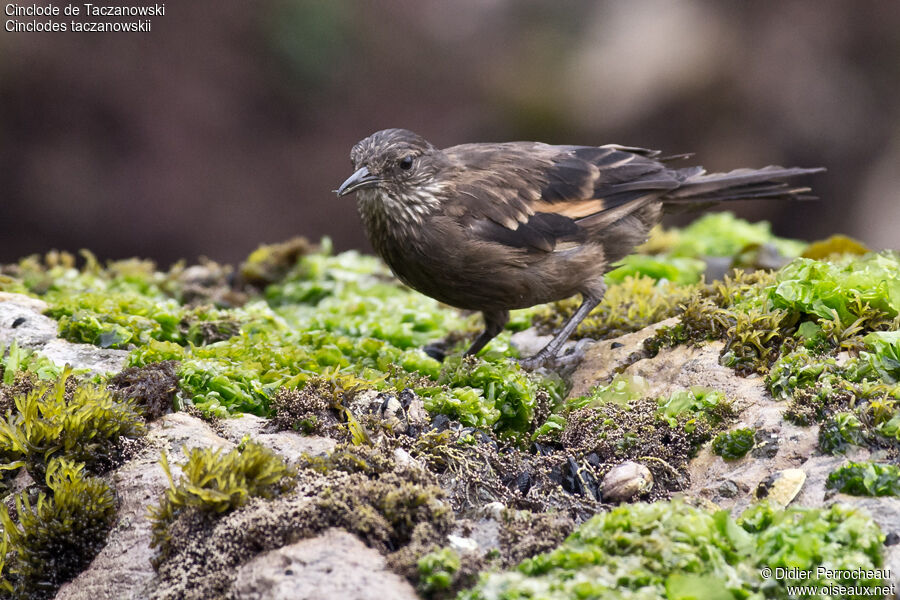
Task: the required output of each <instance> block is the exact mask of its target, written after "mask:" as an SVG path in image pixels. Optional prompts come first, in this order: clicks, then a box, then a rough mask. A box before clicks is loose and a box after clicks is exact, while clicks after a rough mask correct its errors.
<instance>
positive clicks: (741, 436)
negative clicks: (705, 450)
mask: <svg viewBox="0 0 900 600" xmlns="http://www.w3.org/2000/svg"><path fill="white" fill-rule="evenodd" d="M755 443H756V442H755V440H754V435H753V430H752V429H746V428H745V429H735V430H734V431H728V432H723V433H720V434H719V435H717V436H716V439H714V440H713V443H712V451H713V454H717V455H718V456H721V457H722V458H724V459H725V460H737V459H739V458H743V457H744V456H745V455H746V454H747V453H748V452H750V450H751V449H752V448H753V446H754V444H755Z"/></svg>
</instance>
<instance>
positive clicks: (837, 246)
mask: <svg viewBox="0 0 900 600" xmlns="http://www.w3.org/2000/svg"><path fill="white" fill-rule="evenodd" d="M869 252H871V250H869V249H868V248H867V247H866V246H865V244H863V243H862V242H859V241H857V240H854V239H853V238H850V237H847V236H846V235H833V236H831V237H830V238H828V239H827V240H820V241H818V242H813V243H811V244H810V245H809V246H807V247H806V250H804V251H803V254H802V255H801V256H802V257H803V258H812V259H813V260H827V259H830V258H839V257H842V256H844V255H847V254H854V255H857V256H863V255H865V254H868V253H869Z"/></svg>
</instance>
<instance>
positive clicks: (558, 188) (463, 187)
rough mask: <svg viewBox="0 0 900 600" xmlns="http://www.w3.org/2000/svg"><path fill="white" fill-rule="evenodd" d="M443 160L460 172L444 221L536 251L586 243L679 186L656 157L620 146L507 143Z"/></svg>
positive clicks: (460, 149)
mask: <svg viewBox="0 0 900 600" xmlns="http://www.w3.org/2000/svg"><path fill="white" fill-rule="evenodd" d="M444 152H445V153H446V154H447V156H448V157H449V158H450V159H451V160H452V161H453V162H454V163H456V164H457V165H459V166H460V167H462V168H461V169H460V170H459V177H458V179H457V187H456V192H457V193H456V194H454V197H453V199H452V201H451V204H450V205H449V206H447V207H446V209H447V214H449V215H451V216H454V217H456V218H458V219H459V220H460V222H461V223H462V224H463V225H464V226H466V227H467V228H468V229H469V230H470V231H471V233H472V235H474V236H476V237H479V238H482V239H486V240H490V241H495V242H498V243H501V244H505V245H508V246H515V247H521V248H525V249H528V250H535V251H544V252H552V251H554V250H555V249H558V248H557V246H558V245H559V244H560V243H568V244H567V245H571V242H580V241H583V240H584V239H585V236H586V235H587V233H588V232H592V233H593V232H597V231H599V230H602V229H603V228H605V227H607V226H609V225H611V224H613V223H615V222H617V221H619V220H621V219H623V218H625V217H627V216H628V215H630V214H632V213H634V212H635V211H637V210H640V209H641V208H642V207H644V206H646V205H647V204H648V203H650V202H653V201H654V200H656V199H657V198H659V196H661V195H662V194H663V193H665V192H667V191H669V190H672V189H675V188H677V187H678V186H679V180H680V172H676V171H673V170H671V169H668V168H666V166H665V165H664V164H662V163H661V162H660V161H658V160H654V157H655V156H657V155H658V152H655V151H652V150H644V149H641V148H630V147H625V146H616V145H608V146H599V147H593V146H550V145H547V144H539V143H532V142H512V143H507V144H465V145H462V146H454V147H453V148H448V149H447V150H445V151H444Z"/></svg>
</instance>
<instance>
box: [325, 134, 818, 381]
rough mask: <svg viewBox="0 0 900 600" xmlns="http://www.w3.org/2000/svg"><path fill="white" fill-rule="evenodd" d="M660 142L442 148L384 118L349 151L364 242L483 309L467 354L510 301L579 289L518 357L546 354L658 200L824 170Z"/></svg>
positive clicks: (347, 186)
mask: <svg viewBox="0 0 900 600" xmlns="http://www.w3.org/2000/svg"><path fill="white" fill-rule="evenodd" d="M658 156H659V152H658V151H655V150H645V149H643V148H632V147H628V146H618V145H615V144H608V145H606V146H596V147H595V146H551V145H548V144H542V143H539V142H508V143H500V144H462V145H460V146H453V147H451V148H446V149H444V150H439V149H437V148H435V147H434V146H432V145H431V144H429V143H428V142H427V141H425V140H424V139H423V138H421V137H420V136H418V135H416V134H415V133H413V132H411V131H408V130H405V129H385V130H383V131H378V132H376V133H374V134H372V135H370V136H369V137H367V138H366V139H364V140H362V141H360V142H358V143H357V144H356V145H355V146H354V147H353V150H352V151H351V153H350V159H351V160H352V161H353V168H354V169H356V172H355V173H353V175H351V176H350V177H349V178H348V179H347V180H346V181H345V182H344V183H343V184H342V185H341V187H340V188H338V189H337V190H335V191H336V193H337V194H338V195H340V196H343V195H346V194H349V193H351V192H356V193H357V194H356V198H357V206H358V209H359V214H360V216H361V217H362V221H363V223H364V225H365V227H366V232H367V233H368V235H369V239H370V240H371V242H372V246H373V247H374V248H375V250H376V251H377V252H378V254H380V255H381V257H382V258H383V259H384V260H385V261H386V262H387V264H388V266H390V268H391V270H392V271H393V272H394V274H396V276H397V277H398V278H400V280H401V281H403V282H404V283H405V284H407V285H408V286H410V287H411V288H413V289H415V290H418V291H419V292H421V293H423V294H425V295H427V296H431V297H432V298H436V299H437V300H439V301H441V302H444V303H445V304H449V305H451V306H456V307H458V308H462V309H468V310H478V311H481V312H482V314H483V315H484V323H485V329H484V332H483V333H481V335H479V336H478V338H477V339H476V340H475V341H474V342H473V343H472V346H471V347H470V348H469V349H468V351H467V352H466V354H476V353H477V352H478V351H480V350H481V349H482V348H483V347H484V346H485V345H486V344H487V343H488V342H489V341H491V339H493V338H494V337H495V336H496V335H497V334H499V333H500V332H501V331H502V330H503V327H504V325H505V324H506V323H507V321H508V320H509V311H510V310H511V309H516V308H527V307H529V306H534V305H536V304H542V303H545V302H552V301H556V300H561V299H563V298H568V297H570V296H573V295H575V294H581V296H582V303H581V306H580V307H579V308H578V310H577V311H575V314H573V315H572V317H571V318H570V319H569V320H568V321H567V322H566V323H565V324H564V325H563V327H562V329H560V331H559V332H558V333H557V334H556V335H555V336H554V337H553V339H552V340H551V341H550V342H549V343H548V344H547V345H546V346H545V347H544V348H543V349H542V350H541V351H540V352H538V353H537V354H535V355H534V356H532V357H530V358H527V359H524V360H522V361H521V364H522V365H523V366H524V367H525V368H535V367H538V366H541V365H543V364H545V363H547V362H551V361H553V360H555V358H556V354H557V353H558V352H559V349H560V347H561V346H562V345H563V344H564V343H565V341H566V340H567V339H568V338H569V336H570V335H571V334H572V332H573V331H574V330H575V328H576V327H577V326H578V324H579V323H580V322H581V321H582V320H583V319H584V318H585V316H587V314H588V313H589V312H590V311H591V310H592V309H593V308H594V307H595V306H597V304H598V303H599V302H600V299H601V298H602V297H603V294H604V292H605V290H606V286H605V285H604V283H603V275H604V274H605V273H606V272H607V271H609V270H610V269H611V268H612V267H613V265H614V264H615V263H616V261H619V260H621V259H622V258H624V257H625V256H627V255H628V254H630V253H631V251H632V249H633V248H634V247H635V246H637V245H638V244H640V243H642V242H644V241H645V240H646V239H647V235H648V232H649V231H650V228H651V227H653V225H655V224H656V223H658V222H659V221H660V218H661V216H662V213H663V212H664V210H665V209H667V208H671V207H676V206H684V205H700V206H705V205H709V204H713V203H717V202H721V201H726V200H739V199H746V198H772V199H799V198H808V197H809V196H805V194H806V193H807V192H809V191H810V189H809V188H807V187H792V186H790V185H789V184H788V183H787V182H786V180H788V179H790V178H793V177H796V176H798V175H807V174H810V173H816V172H819V171H822V170H824V169H800V168H782V167H775V166H769V167H764V168H762V169H739V170H736V171H731V172H729V173H712V174H707V173H706V172H705V171H704V169H703V168H702V167H687V168H673V167H670V166H669V165H667V164H666V162H667V161H668V160H670V159H672V158H684V157H685V156H689V155H680V156H678V157H668V158H658Z"/></svg>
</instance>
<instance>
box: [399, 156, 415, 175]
mask: <svg viewBox="0 0 900 600" xmlns="http://www.w3.org/2000/svg"><path fill="white" fill-rule="evenodd" d="M397 164H399V165H400V168H401V169H403V170H404V171H409V170H410V169H412V165H413V157H412V156H404V157H403V158H401V159H400V160H399V161H398V163H397Z"/></svg>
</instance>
